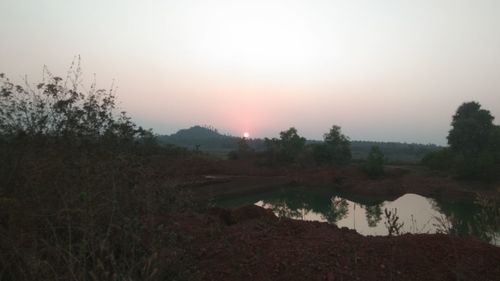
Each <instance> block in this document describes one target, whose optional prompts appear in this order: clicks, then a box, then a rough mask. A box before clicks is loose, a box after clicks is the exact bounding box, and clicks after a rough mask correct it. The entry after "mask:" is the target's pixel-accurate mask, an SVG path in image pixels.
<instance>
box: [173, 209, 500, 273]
mask: <svg viewBox="0 0 500 281" xmlns="http://www.w3.org/2000/svg"><path fill="white" fill-rule="evenodd" d="M228 217H229V218H231V223H227V218H228ZM171 219H172V220H173V221H172V220H170V221H171V222H173V223H174V224H175V225H176V229H177V231H179V232H181V233H184V235H188V236H189V237H192V239H191V240H190V243H189V246H188V247H187V249H186V253H188V254H189V255H190V256H191V257H192V258H193V265H194V266H195V267H196V275H197V276H196V277H197V278H199V279H201V280H287V281H288V280H500V248H498V247H495V246H492V245H489V244H486V243H483V242H480V241H477V240H473V239H463V238H456V237H451V236H446V235H430V234H425V235H423V234H422V235H410V234H408V235H403V236H399V237H364V236H362V235H360V234H358V233H356V232H355V231H353V230H348V229H339V228H337V227H336V226H334V225H330V224H327V223H319V222H305V221H296V220H290V219H279V218H276V217H275V216H274V215H272V214H269V212H268V211H266V210H263V209H261V208H260V207H256V206H245V207H242V208H239V209H236V210H223V209H214V210H212V211H211V214H205V215H201V214H196V215H194V214H184V215H182V214H181V215H179V216H177V217H173V218H171Z"/></svg>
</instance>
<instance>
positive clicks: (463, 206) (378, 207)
mask: <svg viewBox="0 0 500 281" xmlns="http://www.w3.org/2000/svg"><path fill="white" fill-rule="evenodd" d="M346 198H350V199H346ZM215 203H216V205H218V206H221V207H228V208H232V207H238V206H242V205H246V204H255V205H258V206H261V207H264V208H267V209H271V210H273V212H274V213H275V214H276V215H277V216H278V217H287V218H292V219H297V220H307V221H320V222H328V223H332V224H336V225H337V226H338V227H347V228H350V229H354V230H356V231H357V232H358V233H360V234H362V235H387V234H389V229H390V226H391V225H392V226H394V225H397V226H400V229H399V233H452V234H457V235H463V236H465V235H472V236H475V237H478V238H479V239H482V240H484V241H487V242H489V243H492V244H495V245H500V231H499V223H500V222H499V220H498V219H499V217H498V215H499V214H498V206H495V207H494V208H493V207H491V206H488V204H479V203H478V202H473V201H472V200H471V201H469V202H459V203H456V202H455V203H450V202H444V201H440V200H435V199H432V198H426V197H423V196H420V195H416V194H410V193H408V194H405V195H403V196H401V197H399V198H397V199H396V200H394V201H374V200H370V199H369V198H356V199H353V198H351V197H349V196H347V195H344V196H341V195H339V194H337V193H335V191H332V190H329V189H317V188H314V189H312V188H306V187H281V188H277V189H275V190H272V191H270V192H266V193H261V194H252V195H247V196H240V197H236V198H230V199H224V200H217V201H216V202H215ZM395 218H397V220H396V221H395V222H394V219H395ZM391 222H392V223H391Z"/></svg>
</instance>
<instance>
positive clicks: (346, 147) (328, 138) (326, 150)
mask: <svg viewBox="0 0 500 281" xmlns="http://www.w3.org/2000/svg"><path fill="white" fill-rule="evenodd" d="M323 138H324V139H323V140H324V142H323V143H322V144H313V145H312V153H313V157H314V160H315V161H316V163H318V164H329V163H334V164H338V165H344V164H347V163H349V161H350V160H351V143H350V141H349V138H348V137H346V136H345V135H343V134H342V132H341V128H340V127H339V126H336V125H334V126H332V128H331V129H330V131H329V132H328V133H326V134H324V135H323Z"/></svg>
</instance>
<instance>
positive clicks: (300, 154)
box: [263, 126, 351, 166]
mask: <svg viewBox="0 0 500 281" xmlns="http://www.w3.org/2000/svg"><path fill="white" fill-rule="evenodd" d="M264 142H265V144H266V151H265V152H264V153H263V154H264V157H265V158H266V159H267V162H268V163H271V164H273V163H281V164H286V163H298V164H301V165H304V166H309V165H325V164H329V165H331V164H335V165H345V164H348V163H349V162H350V160H351V149H350V141H349V138H348V137H346V136H345V135H343V134H342V132H341V129H340V127H339V126H333V127H332V128H331V129H330V131H329V132H328V133H326V134H325V135H324V141H323V142H321V143H319V142H316V143H312V144H307V143H306V139H305V138H304V137H301V136H300V135H299V134H298V132H297V129H295V128H293V127H292V128H290V129H288V130H286V131H283V132H281V133H280V138H279V139H277V138H273V139H268V138H266V139H265V140H264Z"/></svg>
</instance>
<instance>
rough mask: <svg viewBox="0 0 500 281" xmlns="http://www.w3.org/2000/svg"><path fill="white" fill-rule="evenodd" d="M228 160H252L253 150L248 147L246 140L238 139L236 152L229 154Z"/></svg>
mask: <svg viewBox="0 0 500 281" xmlns="http://www.w3.org/2000/svg"><path fill="white" fill-rule="evenodd" d="M228 158H229V159H231V160H237V159H252V158H255V149H253V148H252V147H250V145H249V144H248V139H246V138H240V139H239V140H238V150H235V151H234V150H233V151H231V152H229V154H228Z"/></svg>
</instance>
